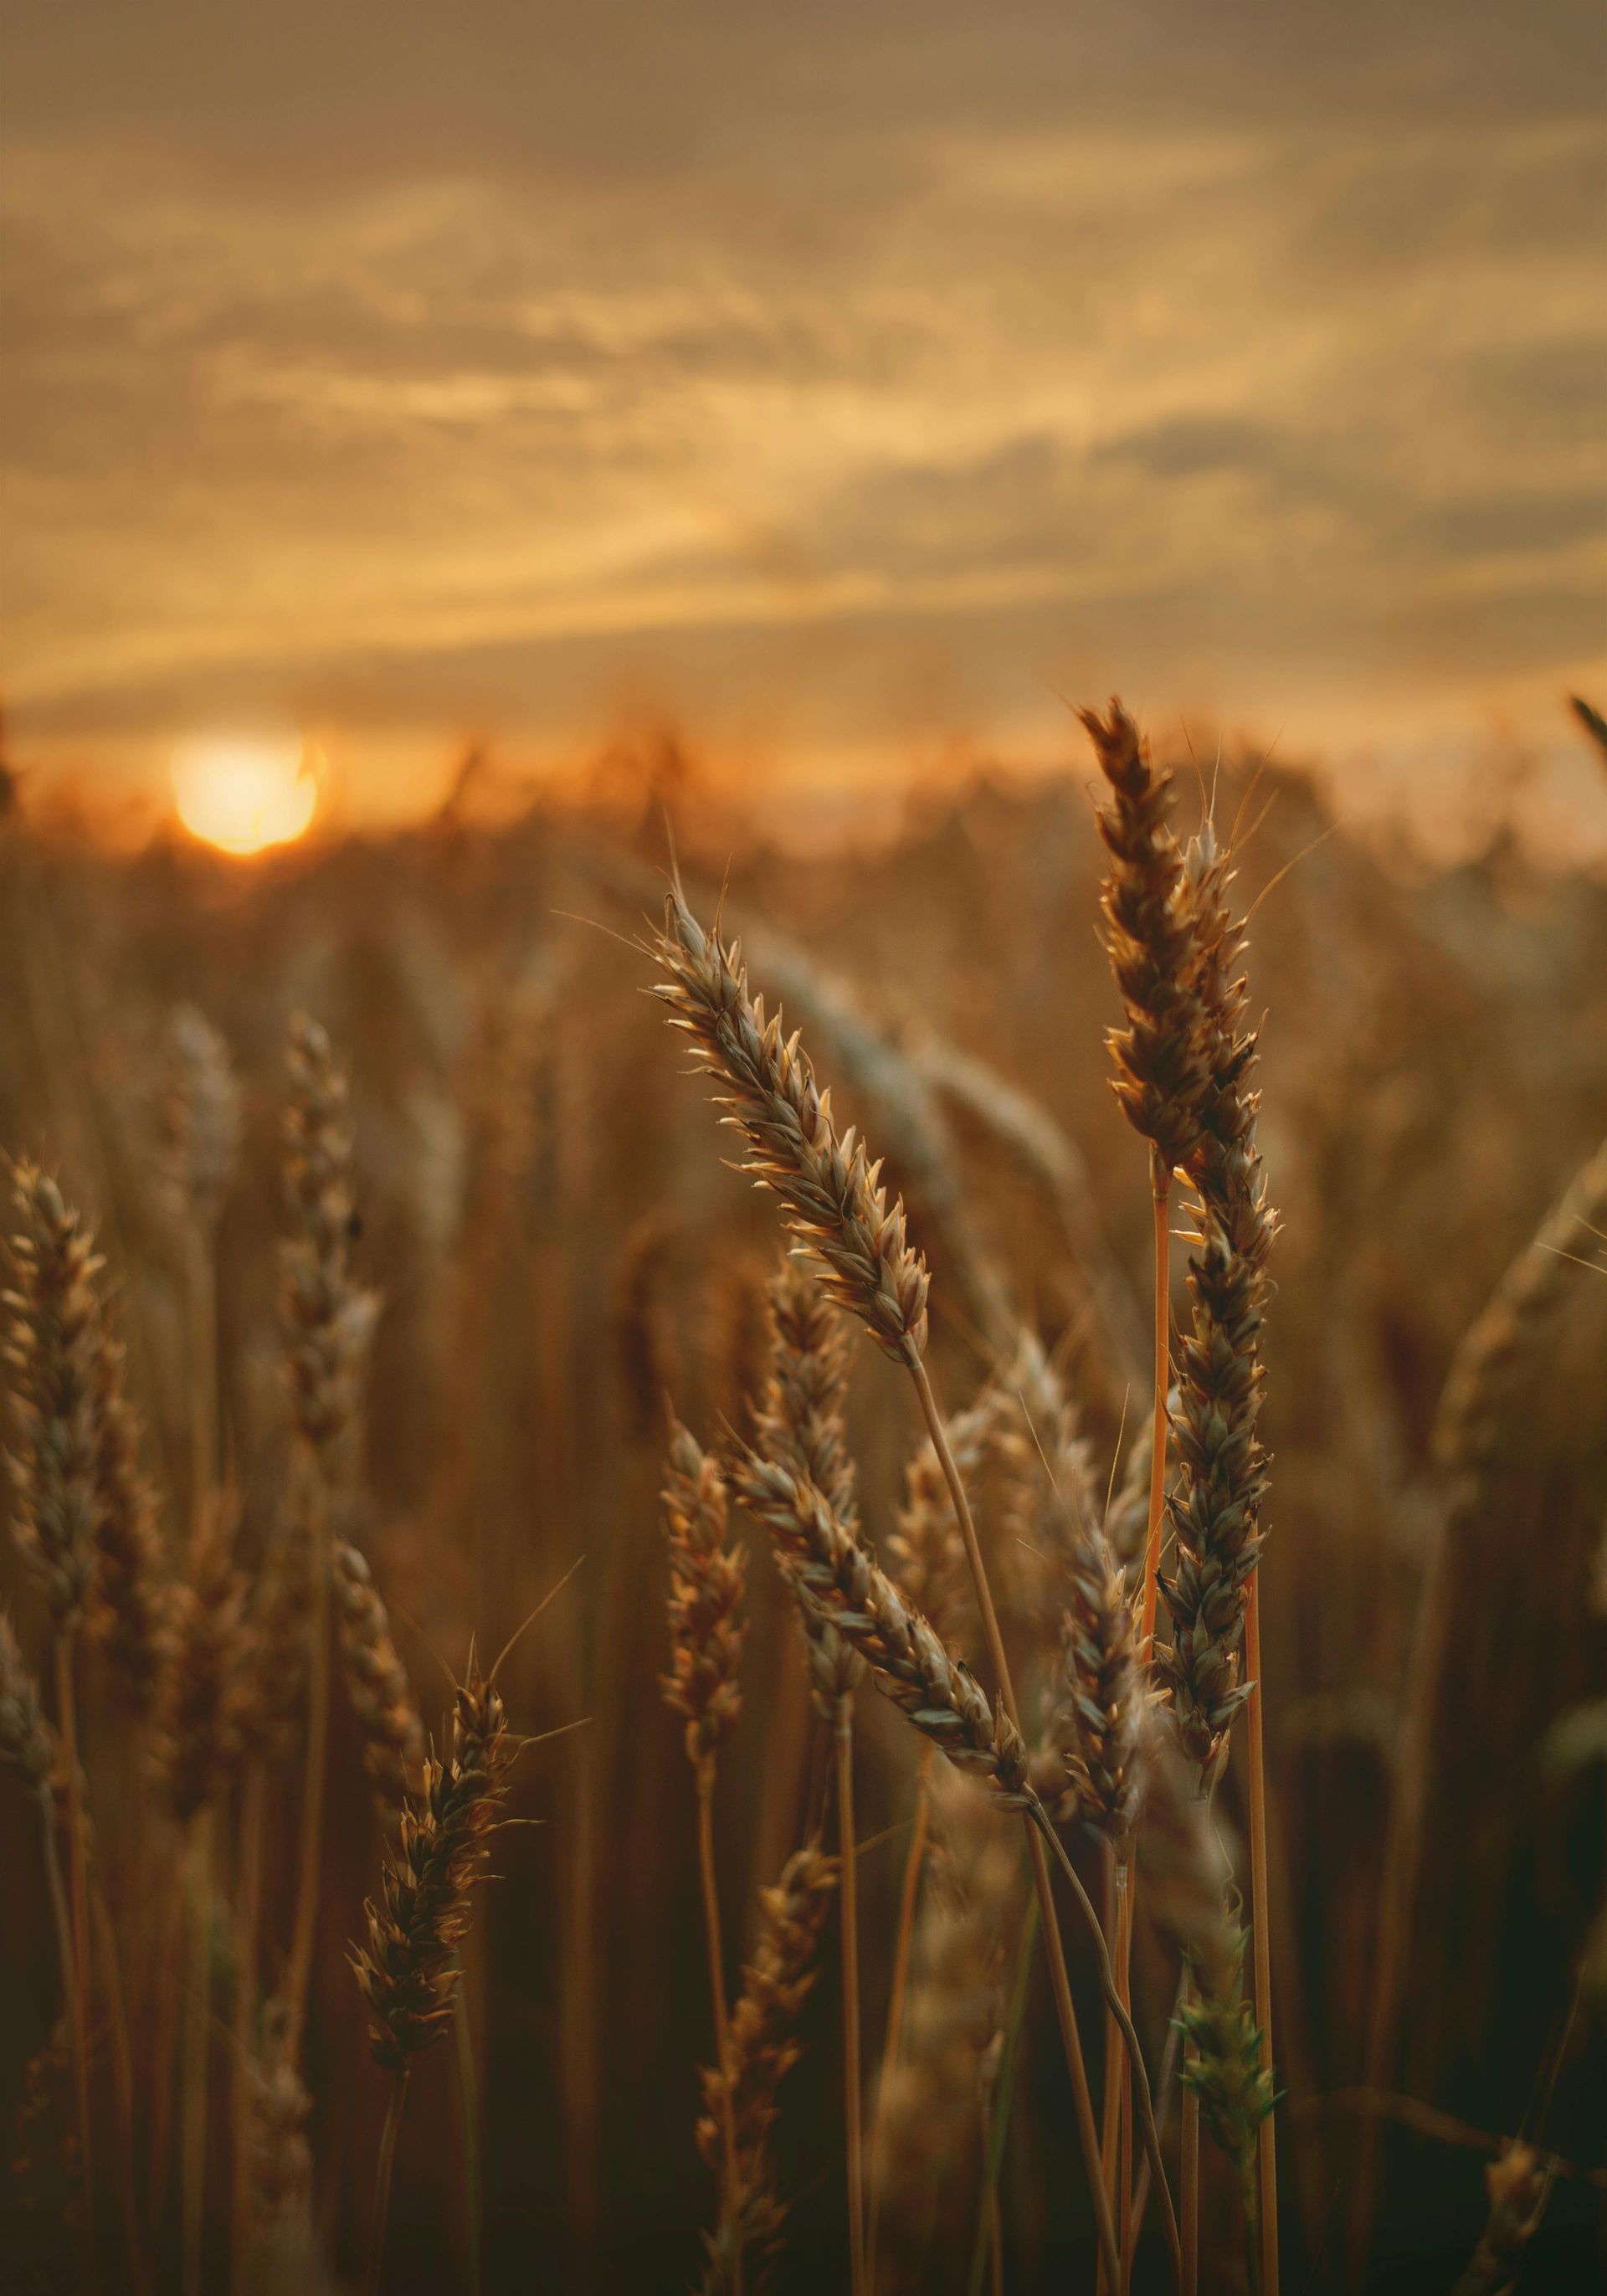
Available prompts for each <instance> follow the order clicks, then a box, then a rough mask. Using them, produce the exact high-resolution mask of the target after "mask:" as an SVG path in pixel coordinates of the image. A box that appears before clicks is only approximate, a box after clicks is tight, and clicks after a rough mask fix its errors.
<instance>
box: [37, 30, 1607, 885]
mask: <svg viewBox="0 0 1607 2296" xmlns="http://www.w3.org/2000/svg"><path fill="white" fill-rule="evenodd" d="M6 51H7V53H6V87H5V93H4V116H5V142H6V159H5V168H4V183H3V184H0V200H3V201H4V217H5V234H6V253H5V293H6V303H7V326H6V330H5V346H4V406H5V422H4V439H3V440H0V471H3V472H4V496H5V505H6V529H7V539H6V547H5V565H4V581H5V597H6V620H7V643H6V658H5V670H4V691H5V693H6V696H7V698H8V701H9V703H10V706H11V709H12V715H13V717H14V720H15V725H16V731H17V735H18V738H19V740H20V741H23V742H25V743H26V745H27V746H28V748H29V751H30V753H31V754H32V755H33V756H34V757H35V758H37V759H38V760H39V761H40V762H41V763H42V764H44V763H48V764H49V765H50V766H52V767H59V768H61V769H62V770H63V771H68V770H70V771H71V772H72V773H73V774H74V775H78V776H79V777H87V778H88V779H89V780H90V781H91V782H92V783H93V784H94V787H95V788H96V790H97V791H98V794H99V798H100V800H101V804H102V811H103V810H104V808H105V807H106V805H107V804H108V803H109V802H111V801H112V800H113V799H118V798H121V799H123V800H124V801H125V802H126V803H127V804H128V805H129V806H131V807H134V808H135V811H136V816H143V813H144V811H145V810H146V809H147V808H148V807H149V805H150V803H151V801H152V797H153V795H155V796H160V793H161V792H162V791H165V787H166V780H167V774H168V762H169V758H170V756H171V752H172V750H173V748H174V746H175V745H176V743H178V742H183V741H185V740H188V739H192V738H193V737H196V736H197V735H200V734H211V735H213V736H214V737H220V736H222V735H224V734H229V733H231V732H239V731H241V730H242V729H244V730H250V729H251V728H252V727H253V726H257V725H258V724H259V723H260V722H261V721H263V720H265V719H266V720H271V721H275V722H278V723H281V724H288V725H291V726H294V727H295V728H297V729H298V730H299V732H301V733H302V734H306V735H307V736H309V737H311V738H313V739H315V740H316V742H318V743H319V744H320V746H321V748H322V750H324V753H325V755H326V756H327V758H328V759H329V761H330V765H331V768H332V773H333V774H334V775H335V777H336V779H337V781H338V783H339V787H340V792H341V794H342V799H343V801H344V802H345V803H346V804H347V805H348V807H349V808H351V809H352V810H353V811H354V812H356V813H357V814H359V815H361V816H365V817H370V818H372V817H373V816H374V815H375V814H376V813H380V812H384V813H388V814H392V815H394V814H397V813H401V814H406V813H409V812H416V811H417V810H418V809H419V808H421V807H422V806H427V805H428V804H429V803H430V802H431V801H432V800H433V799H434V798H435V797H437V796H438V795H439V793H440V791H441V789H442V787H443V785H444V782H445V779H446V777H447V775H448V773H449V771H450V767H451V761H452V758H453V757H454V756H455V751H456V749H457V747H458V745H459V744H460V743H461V742H463V741H464V740H466V739H468V738H470V737H471V736H480V737H481V738H483V739H485V740H486V741H488V742H490V743H491V744H492V745H493V747H494V749H495V750H496V751H497V752H499V753H501V754H503V755H504V756H505V757H507V758H509V760H510V761H511V762H512V763H515V764H517V765H519V766H521V767H525V768H527V769H532V768H533V769H536V770H537V771H539V772H540V773H543V774H545V775H549V776H550V775H553V773H555V772H557V771H559V770H561V769H562V768H564V767H572V765H573V764H574V762H575V760H576V759H577V758H578V757H581V756H584V755H585V754H586V753H588V752H589V751H590V750H592V749H593V748H594V746H595V744H596V742H597V741H598V739H599V738H600V737H602V736H606V735H608V734H612V733H614V732H615V731H618V730H623V731H626V732H630V731H633V730H639V729H640V727H641V726H642V725H643V724H644V723H646V724H649V725H658V724H660V723H662V722H666V721H668V722H671V723H679V724H681V725H683V726H685V729H686V730H687V731H688V733H689V734H690V736H691V737H692V738H693V739H694V740H695V742H696V744H697V746H698V748H699V750H700V752H701V754H703V755H704V756H706V757H708V758H710V759H712V760H713V761H714V763H715V764H716V765H717V767H718V769H719V770H720V771H721V773H722V774H724V775H728V776H731V777H737V778H744V779H747V780H749V781H754V780H762V781H763V782H764V783H765V784H766V786H767V790H768V791H770V793H771V795H772V798H773V799H774V800H775V801H778V802H779V801H780V800H781V799H783V798H784V800H785V802H786V804H787V807H788V808H789V813H790V817H791V822H792V824H793V825H794V827H795V828H796V827H797V826H799V825H800V824H810V825H818V824H819V823H820V822H821V821H822V820H823V819H824V820H825V821H827V822H830V821H832V820H834V819H839V818H840V817H841V816H843V815H844V814H845V813H846V814H847V815H848V816H849V817H850V818H851V817H854V816H856V815H861V814H863V812H864V810H865V808H867V807H869V806H873V805H874V804H875V803H876V802H877V800H878V799H880V797H881V795H882V793H884V792H885V791H887V790H888V789H889V788H890V787H896V786H897V785H898V783H901V782H903V781H905V780H907V779H908V778H909V777H910V776H911V775H914V774H915V773H917V772H921V773H925V774H931V773H936V772H948V773H950V774H952V773H954V772H955V771H956V770H963V769H964V768H965V767H967V766H968V765H970V764H971V763H972V762H974V760H975V759H976V758H978V757H979V756H982V757H985V758H994V757H997V758H1004V759H1005V760H1006V761H1007V762H1010V763H1012V764H1015V765H1018V766H1021V767H1039V768H1041V767H1045V766H1052V765H1054V764H1055V763H1056V762H1058V761H1059V760H1060V759H1061V758H1062V757H1063V754H1064V748H1065V742H1064V716H1063V708H1062V696H1063V695H1065V694H1067V693H1070V694H1073V695H1076V696H1078V697H1080V698H1086V696H1087V695H1089V694H1095V695H1099V694H1103V693H1108V692H1109V691H1111V688H1113V687H1115V686H1119V687H1120V689H1121V691H1122V692H1123V693H1124V694H1125V695H1126V696H1127V700H1128V701H1129V703H1130V704H1132V705H1133V706H1135V707H1138V708H1141V709H1143V711H1144V715H1145V717H1146V718H1147V719H1148V720H1149V721H1150V722H1151V723H1155V722H1157V721H1158V720H1159V719H1160V717H1162V716H1163V715H1165V714H1168V713H1177V712H1178V711H1185V712H1187V713H1189V714H1190V716H1191V717H1192V718H1193V719H1194V720H1196V721H1197V722H1198V723H1199V724H1200V725H1201V726H1208V725H1219V726H1224V727H1225V728H1226V729H1227V730H1228V732H1230V733H1239V734H1244V735H1246V736H1248V737H1250V738H1252V739H1254V740H1257V741H1259V742H1261V743H1263V744H1264V745H1270V744H1272V743H1274V742H1276V743H1277V744H1278V746H1279V748H1280V750H1283V752H1284V753H1285V754H1292V755H1296V756H1300V757H1318V758H1322V759H1323V760H1324V763H1325V765H1326V767H1328V769H1329V770H1330V771H1331V772H1332V774H1333V775H1334V776H1335V777H1336V779H1337V780H1338V781H1340V782H1341V783H1342V784H1343V786H1344V787H1345V789H1346V791H1347V793H1348V797H1349V801H1350V802H1351V803H1352V805H1354V806H1356V807H1358V808H1365V809H1366V810H1367V811H1368V812H1369V813H1374V812H1378V811H1381V810H1382V811H1383V812H1386V813H1395V812H1398V811H1399V810H1401V809H1403V808H1404V809H1406V811H1408V812H1409V813H1410V814H1411V815H1412V816H1414V818H1415V819H1416V820H1417V822H1418V824H1419V825H1420V827H1422V828H1423V830H1424V831H1425V832H1427V833H1430V834H1431V835H1433V836H1434V838H1435V839H1436V840H1437V842H1438V843H1439V846H1440V848H1441V849H1444V848H1445V847H1446V846H1447V844H1448V845H1449V846H1450V847H1451V848H1452V849H1458V848H1460V847H1461V846H1463V845H1464V842H1465V832H1464V829H1463V826H1462V822H1461V818H1460V816H1462V815H1463V813H1464V811H1471V812H1472V814H1473V815H1474V816H1475V818H1476V819H1477V820H1478V821H1480V822H1481V821H1482V819H1483V817H1484V815H1485V813H1486V811H1487V809H1488V806H1489V804H1490V802H1491V800H1492V792H1493V791H1494V792H1495V793H1496V794H1497V795H1498V793H1499V784H1500V783H1501V782H1502V781H1503V779H1505V778H1510V777H1511V776H1512V775H1513V774H1514V773H1516V774H1519V775H1521V776H1522V777H1523V778H1524V781H1525V784H1526V786H1525V791H1524V794H1525V799H1526V803H1525V807H1524V811H1525V815H1526V816H1527V823H1528V831H1529V834H1531V835H1536V836H1540V837H1543V838H1544V839H1545V840H1546V841H1547V842H1548V843H1549V844H1550V846H1551V847H1552V849H1557V848H1558V847H1560V846H1565V845H1566V844H1567V843H1568V842H1569V840H1570V839H1571V838H1575V837H1577V836H1579V835H1581V834H1584V833H1585V831H1584V825H1583V824H1582V823H1581V822H1580V821H1579V820H1578V813H1579V811H1580V808H1581V799H1582V791H1583V785H1584V783H1585V780H1586V777H1587V767H1586V766H1585V764H1584V763H1583V762H1582V761H1581V759H1580V758H1579V757H1578V752H1577V750H1575V749H1574V748H1573V746H1572V745H1571V744H1570V741H1569V738H1568V734H1567V731H1566V728H1565V727H1564V726H1562V724H1561V722H1560V721H1559V719H1558V717H1557V714H1556V708H1555V702H1556V696H1557V693H1558V691H1559V689H1560V688H1562V687H1566V686H1570V685H1571V686H1576V687H1577V686H1578V685H1581V684H1583V685H1586V686H1587V688H1588V686H1589V685H1590V683H1591V678H1592V674H1593V672H1594V673H1595V683H1596V684H1597V685H1600V683H1601V678H1600V674H1599V673H1600V668H1601V664H1602V660H1603V611H1602V609H1603V589H1604V583H1607V569H1604V563H1603V521H1602V499H1603V486H1604V483H1607V429H1604V424H1603V380H1602V378H1603V357H1604V338H1603V299H1602V294H1601V263H1602V249H1603V225H1604V222H1607V202H1604V199H1603V168H1602V157H1603V152H1602V143H1603V123H1602V116H1601V115H1602V106H1601V89H1602V83H1603V66H1604V64H1607V32H1604V30H1603V23H1602V20H1601V13H1600V11H1599V9H1597V8H1595V7H1594V6H1592V5H1590V4H1589V0H1537V4H1536V5H1535V6H1533V7H1531V8H1529V9H1527V10H1525V11H1524V12H1522V14H1521V16H1520V15H1517V14H1515V13H1514V12H1513V10H1511V9H1510V8H1508V7H1505V6H1503V5H1500V4H1498V0H1473V4H1469V0H1430V4H1425V5H1420V6H1417V7H1414V8H1411V9H1401V8H1396V7H1390V6H1385V5H1382V4H1377V0H1366V4H1363V5H1359V6H1356V7H1352V8H1350V9H1349V10H1347V11H1346V12H1344V13H1343V14H1342V15H1341V14H1332V13H1324V12H1322V11H1320V10H1312V9H1289V8H1285V7H1280V6H1277V5H1275V4H1274V0H1236V4H1234V5H1232V6H1228V7H1225V8H1215V9H1211V10H1209V11H1203V10H1201V9H1200V8H1198V7H1194V6H1192V5H1190V4H1188V0H1140V4H1136V5H1132V6H1127V7H1121V8H1118V7H1114V6H1110V5H1105V4H1098V5H1094V6H1080V7H1077V8H1071V9H1068V8H1066V7H1064V6H1062V5H1058V4H1054V0H1027V4H1024V5H1021V6H1018V7H1013V8H1012V9H1011V10H1010V11H1009V12H1008V13H1007V15H1006V16H1005V18H1004V20H1003V21H1000V20H999V18H998V17H997V15H996V13H994V12H982V11H980V10H978V9H976V8H974V7H971V6H967V5H964V4H960V0H935V4H933V0H929V4H925V5H922V6H920V7H911V6H906V5H903V4H896V0H893V4H883V5H880V6H876V7H873V8H868V9H866V8H862V7H852V6H847V5H841V4H835V0H832V4H827V5H824V6H821V7H815V8H811V9H810V10H809V11H808V12H807V14H799V15H791V14H788V15H783V16H777V15H776V14H775V12H766V13H765V14H764V15H763V16H759V17H756V16H755V15H754V14H753V12H752V11H751V10H749V9H744V8H742V7H740V6H736V5H734V4H730V0H719V4H717V5H712V6H708V7H704V8H701V9H698V10H696V11H694V12H691V13H688V12H679V13H677V14H675V15H668V16H667V15H666V14H665V12H664V11H663V10H662V9H660V8H656V7H653V6H652V5H644V4H640V0H611V4H610V5H608V6H606V7H605V8H603V10H601V11H594V10H584V11H582V10H577V9H573V8H565V7H562V6H553V5H550V4H545V0H537V4H535V5H517V6H516V5H512V4H509V0H471V4H469V5H466V6H464V7H463V8H459V9H455V10H454V11H452V12H451V13H450V14H443V12H441V11H440V10H439V9H438V8H435V7H432V6H430V5H429V4H428V0H398V4H396V5H393V6H391V7H389V8H387V9H386V10H385V11H384V12H383V13H382V14H381V13H378V12H374V11H372V10H368V9H364V8H361V7H358V8H348V9H336V10H331V9H329V8H327V7H321V6H316V5H313V4H307V0H284V4H281V5H276V6H275V7H273V8H271V9H270V8H266V7H258V8H250V7H247V8H239V9H231V10H227V11H223V12H219V11H217V10H209V9H204V8H195V7H193V6H173V5H170V4H168V0H152V4H149V5H145V6H142V7H141V8H139V9H138V10H137V11H133V10H126V9H115V8H110V9H109V8H102V7H93V6H77V7H67V8H63V7H61V6H58V5H50V4H45V0H17V4H16V5H14V6H13V7H12V10H11V11H10V13H9V21H8V26H7V42H6ZM1205 740H1206V746H1207V747H1209V746H1210V741H1209V735H1207V736H1206V737H1205ZM136 800H137V805H136ZM1590 833H1591V834H1592V836H1593V839H1594V842H1595V850H1596V851H1597V852H1598V853H1599V852H1600V850H1601V849H1602V837H1601V832H1600V830H1599V826H1598V827H1597V828H1596V829H1595V830H1594V831H1593V832H1590ZM1475 841H1476V838H1475Z"/></svg>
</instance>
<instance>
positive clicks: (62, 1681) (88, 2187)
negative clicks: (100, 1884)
mask: <svg viewBox="0 0 1607 2296" xmlns="http://www.w3.org/2000/svg"><path fill="white" fill-rule="evenodd" d="M77 1636H78V1620H77V1619H76V1618H74V1619H71V1620H68V1621H67V1622H66V1623H65V1624H63V1625H62V1626H61V1627H59V1628H57V1631H56V1637H55V1662H56V1727H57V1729H58V1730H59V1731H60V1732H61V1763H62V1767H63V1768H64V1769H65V1770H66V1773H67V1874H68V1888H69V1900H68V1902H69V1906H70V1933H71V1938H72V1985H71V1988H70V2001H71V2013H72V2071H73V2083H74V2093H75V2096H76V2099H77V2103H78V2152H79V2161H80V2168H79V2174H80V2177H81V2178H82V2182H83V2193H84V2200H83V2207H84V2221H85V2224H86V2227H87V2228H88V2244H89V2250H90V2259H91V2277H92V2278H93V2277H94V2178H93V2176H92V2174H91V2161H92V2146H93V2129H92V2127H91V2123H90V2118H89V1883H88V1868H87V1865H86V1859H85V1855H84V1781H83V1775H82V1773H81V1772H80V1770H79V1768H78V1697H77V1692H76V1689H75V1685H74V1668H73V1655H74V1650H75V1646H76V1641H77Z"/></svg>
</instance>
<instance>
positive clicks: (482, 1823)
mask: <svg viewBox="0 0 1607 2296" xmlns="http://www.w3.org/2000/svg"><path fill="white" fill-rule="evenodd" d="M516 1751H517V1749H516V1747H515V1746H514V1744H513V1743H512V1741H511V1740H510V1738H509V1735H508V1727H507V1716H506V1713H505V1710H504V1706H503V1702H502V1698H501V1695H500V1693H498V1692H497V1690H496V1687H495V1686H494V1685H492V1684H491V1683H489V1682H488V1681H487V1680H486V1678H485V1677H484V1676H482V1675H481V1673H480V1669H479V1668H478V1666H476V1665H475V1663H474V1662H473V1661H472V1660H471V1661H470V1666H469V1672H468V1676H467V1677H466V1679H465V1680H463V1682H460V1683H459V1684H458V1685H457V1687H456V1702H455V1713H454V1715H453V1721H452V1743H451V1746H450V1748H449V1750H448V1752H447V1759H446V1760H445V1761H444V1762H443V1761H441V1760H439V1759H437V1758H436V1757H435V1756H434V1755H430V1756H427V1757H426V1759H425V1762H424V1775H423V1783H422V1788H421V1790H420V1792H418V1793H417V1794H416V1795H412V1794H410V1795H409V1796H408V1798H407V1800H406V1803H405V1804H404V1805H403V1808H402V1813H401V1819H400V1823H399V1829H398V1842H397V1844H396V1846H395V1847H394V1848H393V1849H391V1850H390V1851H389V1853H388V1854H387V1856H386V1858H385V1862H384V1870H383V1874H382V1877H381V1885H380V1896H379V1898H378V1900H377V1902H376V1901H371V1902H370V1903H369V1904H368V1906H367V1907H365V1912H366V1914H367V1923H368V1938H367V1943H366V1945H364V1946H354V1947H352V1948H351V1949H350V1953H349V1956H348V1957H349V1959H350V1962H351V1965H352V1969H353V1971H354V1972H355V1974H356V1977H357V1986H358V1989H359V1991H360V1992H361V1993H362V1996H363V1998H364V2000H365V2002H366V2003H367V2005H368V2011H369V2016H370V2019H371V2022H370V2025H369V2029H368V2036H369V2045H370V2047H371V2049H372V2051H373V2059H374V2062H375V2063H376V2064H378V2065H380V2066H381V2067H383V2068H384V2070H385V2071H388V2072H393V2073H405V2072H406V2071H408V2070H409V2068H410V2067H411V2065H412V2063H413V2061H414V2058H415V2057H416V2056H417V2055H418V2054H419V2052H420V2051H421V2050H422V2049H427V2048H429V2047H430V2046H431V2044H432V2043H434V2042H436V2041H438V2040H439V2039H440V2038H441V2036H442V2034H443V2033H444V2032H445V2030H446V2029H447V2024H448V2023H449V2021H450V2020H451V2016H452V2000H453V1995H454V1993H455V1989H456V1986H457V1978H458V1969H457V1952H458V1948H459V1947H460V1946H461V1944H462V1943H463V1939H464V1938H465V1937H466V1936H467V1934H468V1931H469V1922H470V1912H471V1901H472V1894H473V1890H474V1885H475V1883H476V1882H479V1881H480V1879H481V1878H482V1877H483V1875H484V1873H485V1867H486V1858H487V1854H488V1853H487V1846H486V1837H487V1835H488V1833H490V1832H491V1830H492V1828H493V1827H494V1826H496V1825H497V1824H498V1823H499V1821H500V1819H501V1817H502V1814H503V1808H504V1800H505V1796H506V1792H507V1780H508V1772H509V1770H510V1768H511V1767H512V1761H513V1757H514V1754H515V1752H516Z"/></svg>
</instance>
